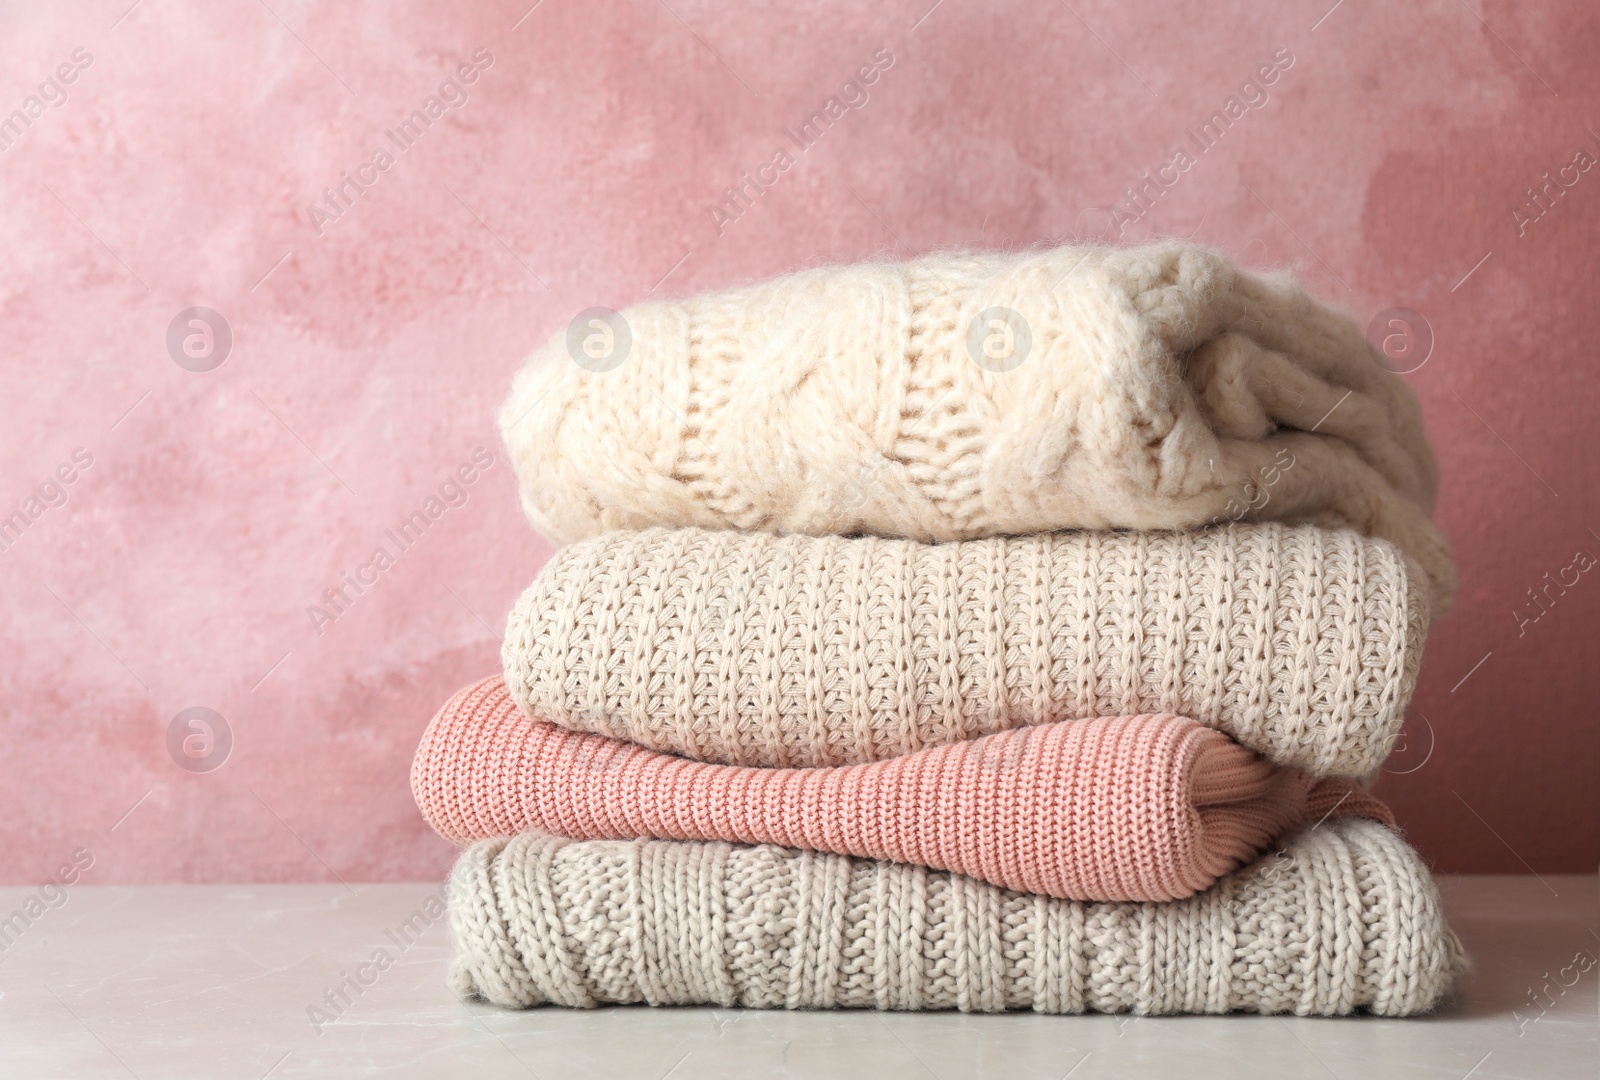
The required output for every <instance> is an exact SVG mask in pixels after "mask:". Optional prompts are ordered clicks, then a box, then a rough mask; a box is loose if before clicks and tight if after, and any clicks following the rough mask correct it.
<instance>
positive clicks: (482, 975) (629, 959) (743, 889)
mask: <svg viewBox="0 0 1600 1080" xmlns="http://www.w3.org/2000/svg"><path fill="white" fill-rule="evenodd" d="M449 908H450V924H451V929H452V932H453V935H454V938H455V943H456V955H455V960H454V964H453V968H452V972H451V982H452V984H453V986H454V989H455V990H456V992H457V993H459V994H463V995H467V994H470V995H475V996H478V997H482V998H486V999H487V1000H489V1001H491V1002H493V1003H495V1004H497V1005H504V1006H513V1007H516V1006H521V1007H526V1006H529V1005H543V1004H547V1003H548V1004H556V1005H568V1006H578V1007H593V1006H596V1005H602V1004H609V1003H628V1002H648V1003H650V1004H652V1005H693V1004H711V1005H721V1006H725V1007H728V1006H743V1007H748V1008H790V1009H804V1008H850V1007H855V1008H878V1009H952V1008H953V1009H962V1010H966V1011H972V1012H996V1011H999V1010H1002V1009H1033V1010H1034V1011H1036V1012H1042V1013H1077V1012H1136V1013H1145V1014H1158V1013H1222V1012H1229V1011H1233V1010H1247V1011H1250V1012H1261V1013H1291V1012H1292V1013H1298V1014H1300V1015H1343V1014H1346V1013H1350V1012H1353V1011H1355V1010H1358V1009H1366V1010H1370V1011H1371V1012H1373V1013H1377V1014H1379V1015H1382V1016H1406V1015H1411V1014H1415V1013H1421V1012H1427V1011H1428V1010H1430V1009H1432V1008H1433V1007H1434V1006H1435V1005H1436V1004H1437V1003H1438V1002H1439V1001H1440V999H1441V998H1442V997H1443V996H1444V995H1445V994H1446V993H1447V992H1448V991H1449V989H1450V986H1451V983H1452V981H1453V979H1454V977H1455V976H1456V974H1457V973H1458V972H1459V971H1460V970H1461V968H1462V967H1463V966H1464V963H1465V961H1464V958H1463V956H1462V953H1461V950H1460V946H1459V944H1458V943H1457V941H1456V939H1455V936H1454V935H1453V934H1452V933H1451V932H1450V930H1449V929H1448V928H1447V927H1446V926H1445V923H1444V919H1443V917H1442V915H1441V913H1440V910H1439V898H1438V894H1437V892H1436V891H1435V889H1434V886H1433V882H1432V880H1431V879H1430V878H1429V877H1428V872H1427V870H1426V868H1424V867H1423V865H1422V862H1421V860H1420V859H1419V858H1418V857H1417V855H1416V853H1415V852H1413V851H1412V850H1411V849H1410V848H1409V847H1407V846H1406V844H1405V843H1404V842H1403V841H1401V840H1400V839H1399V838H1398V837H1396V836H1395V835H1394V834H1393V833H1392V832H1390V831H1389V830H1388V829H1386V828H1385V827H1383V826H1382V825H1378V824H1375V823H1373V822H1369V821H1359V820H1354V819H1346V820H1341V821H1335V822H1329V823H1328V824H1326V825H1322V826H1319V827H1317V828H1313V829H1310V830H1307V831H1305V832H1303V833H1301V834H1300V835H1299V836H1297V837H1296V838H1295V839H1293V840H1292V841H1290V843H1289V844H1288V846H1287V848H1286V849H1285V850H1284V851H1283V852H1282V853H1280V854H1278V855H1270V856H1267V857H1265V858H1263V859H1261V860H1259V861H1258V862H1256V863H1254V864H1252V865H1251V866H1249V867H1246V868H1244V869H1242V870H1238V871H1236V872H1235V873H1233V874H1231V875H1229V876H1228V877H1225V878H1223V879H1222V880H1221V881H1220V882H1218V883H1217V885H1215V886H1214V887H1212V888H1211V889H1209V890H1207V891H1206V892H1204V893H1200V894H1199V895H1197V896H1193V897H1191V898H1189V899H1187V900H1179V901H1174V902H1171V903H1163V904H1133V903H1084V902H1081V901H1070V900H1051V899H1048V898H1046V897H1043V896H1030V895H1025V894H1022V893H1015V892H1008V891H1006V890H1004V889H1000V888H997V887H995V886H993V885H983V884H980V883H978V882H975V881H973V880H972V879H970V878H964V877H960V876H957V875H953V874H948V873H939V872H935V871H931V870H926V869H923V868H920V867H915V866H908V865H904V864H899V863H886V862H874V861H870V860H857V859H851V858H847V857H845V856H841V855H819V854H816V853H812V852H795V851H789V850H786V849H783V848H777V847H744V846H735V845H729V844H714V843H682V842H672V841H660V840H653V841H614V840H612V841H606V840H600V841H589V842H577V841H570V840H563V839H559V838H556V837H552V836H547V835H544V834H540V833H524V834H522V835H521V836H518V837H516V838H514V839H509V840H506V839H496V840H486V841H483V842H481V843H478V844H475V845H473V846H472V847H470V848H468V849H467V850H466V851H465V852H463V853H462V855H461V858H460V860H459V861H458V862H457V864H456V868H455V871H454V873H453V874H452V877H451V882H450V901H449Z"/></svg>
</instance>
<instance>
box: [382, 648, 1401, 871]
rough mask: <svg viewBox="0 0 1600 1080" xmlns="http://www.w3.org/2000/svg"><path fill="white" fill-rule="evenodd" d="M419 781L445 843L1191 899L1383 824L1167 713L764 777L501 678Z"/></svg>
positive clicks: (437, 739) (1363, 797)
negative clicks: (572, 725)
mask: <svg viewBox="0 0 1600 1080" xmlns="http://www.w3.org/2000/svg"><path fill="white" fill-rule="evenodd" d="M412 789H413V792H414V794H415V796H416V799H417V805H418V806H419V807H420V808H421V809H422V811H423V814H424V816H425V817H426V818H427V819H428V821H429V823H430V824H431V825H433V827H434V828H435V829H436V830H438V832H439V833H440V834H441V835H442V836H444V837H445V838H446V839H449V840H452V841H454V842H456V843H468V842H471V841H475V840H482V839H487V838H489V837H492V836H497V835H514V834H516V833H520V832H525V831H529V830H534V831H542V832H550V833H555V834H558V835H562V836H567V837H571V838H573V839H580V840H587V839H634V838H644V837H652V838H656V839H669V840H721V841H729V842H738V843H774V844H780V845H783V846H787V847H796V848H805V849H808V850H814V851H827V852H834V853H838V854H842V855H851V856H857V857H862V858H872V859H885V860H891V861H895V862H901V863H912V864H917V865H922V866H926V867H930V868H932V869H935V870H951V871H955V872H957V873H962V874H967V875H970V876H972V877H975V878H978V879H980V880H983V881H987V882H991V883H993V884H996V885H1000V886H1003V887H1006V888H1013V889H1018V890H1022V891H1025V892H1030V893H1039V894H1043V895H1049V896H1056V897H1062V898H1070V899H1085V900H1137V901H1147V900H1158V901H1159V900H1172V899H1178V898H1181V897H1185V896H1190V895H1193V894H1194V893H1196V892H1199V891H1201V890H1202V889H1205V888H1207V887H1208V886H1210V885H1211V884H1212V883H1213V882H1215V881H1216V880H1217V878H1219V877H1221V876H1222V875H1223V874H1226V873H1228V872H1229V871H1231V870H1233V869H1235V868H1236V867H1238V866H1241V865H1243V864H1244V863H1246V862H1248V861H1250V860H1251V859H1253V858H1255V856H1256V855H1257V854H1259V853H1260V852H1261V851H1263V850H1265V849H1266V848H1267V847H1268V845H1270V844H1271V843H1272V842H1273V841H1274V840H1276V839H1277V838H1278V837H1279V836H1280V835H1282V834H1283V833H1284V832H1285V831H1286V830H1288V829H1289V828H1291V827H1292V826H1294V825H1296V824H1300V823H1303V822H1305V821H1310V820H1316V818H1317V817H1318V815H1319V814H1320V815H1321V816H1322V817H1328V816H1330V815H1351V814H1356V815H1364V816H1369V817H1375V818H1378V819H1379V820H1382V821H1385V822H1388V823H1390V824H1392V822H1393V819H1392V818H1390V817H1389V814H1388V811H1387V809H1386V808H1385V807H1383V805H1382V804H1381V803H1379V802H1378V801H1377V800H1375V799H1374V798H1372V796H1370V795H1368V794H1367V793H1365V792H1364V791H1362V790H1361V789H1359V788H1357V787H1356V786H1354V785H1353V784H1351V783H1350V782H1349V781H1346V780H1340V779H1335V778H1328V779H1324V780H1320V781H1315V780H1312V779H1311V778H1310V777H1308V776H1307V775H1306V774H1305V773H1303V772H1301V771H1300V770H1295V769H1284V768H1280V767H1277V766H1274V765H1272V764H1271V763H1270V762H1267V761H1266V760H1264V759H1263V758H1261V757H1260V756H1259V755H1257V754H1255V753H1253V752H1251V751H1249V750H1246V749H1245V748H1243V747H1241V746H1239V745H1238V744H1237V743H1235V742H1233V741H1232V740H1231V739H1229V738H1228V737H1227V736H1225V735H1222V734H1221V733H1219V732H1217V731H1214V730H1212V729H1210V728H1207V727H1204V726H1202V725H1200V724H1197V723H1195V722H1194V721H1193V720H1189V719H1187V718H1184V717H1178V716H1135V717H1096V718H1091V719H1087V720H1076V721H1062V722H1058V723H1052V724H1041V725H1037V726H1033V727H1025V728H1018V729H1015V730H1011V731H1005V732H1000V733H997V734H994V735H987V736H983V737H981V738H978V739H972V740H968V741H964V742H959V743H953V744H949V745H945V746H938V747H932V748H929V749H926V750H920V751H917V752H915V753H912V754H908V755H905V756H902V757H897V758H892V759H889V760H887V761H879V762H872V763H869V764H864V765H853V766H834V767H826V768H808V769H766V768H756V767H748V766H735V765H711V764H706V763H702V762H692V761H687V760H685V759H683V758H677V757H672V756H670V755H667V754H662V753H659V752H657V751H653V750H648V749H645V748H643V747H639V746H636V745H634V744H632V743H629V742H626V741H624V740H621V739H613V738H607V737H605V736H601V735H586V734H579V733H576V732H572V731H568V730H566V729H564V728H561V727H557V726H556V725H554V724H550V723H546V722H544V721H540V720H536V719H531V718H529V717H526V716H524V715H523V714H522V712H521V711H520V710H519V709H518V707H517V705H516V703H515V702H514V701H512V699H511V697H510V694H509V693H508V692H507V690H506V687H505V683H504V681H503V680H502V679H501V678H499V677H498V676H495V677H491V678H488V679H484V680H482V681H481V682H479V683H476V684H474V685H473V686H470V687H467V688H466V689H464V690H462V691H461V692H459V693H458V694H456V695H455V696H454V697H453V698H451V700H450V701H449V702H447V703H446V704H445V705H444V707H443V708H442V709H440V711H439V714H438V716H437V717H435V719H434V721H433V723H432V724H430V725H429V727H428V730H427V732H426V733H425V734H424V735H423V738H422V743H421V745H420V747H419V748H418V750H417V757H416V761H415V763H414V765H413V768H412Z"/></svg>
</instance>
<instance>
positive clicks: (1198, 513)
mask: <svg viewBox="0 0 1600 1080" xmlns="http://www.w3.org/2000/svg"><path fill="white" fill-rule="evenodd" d="M610 321H611V322H612V327H611V330H610V333H611V335H612V338H611V340H612V341H613V343H614V346H615V348H614V350H613V352H612V355H611V357H610V358H608V359H614V360H615V361H616V363H615V364H614V365H613V364H611V363H609V362H608V363H607V364H606V365H603V366H604V367H605V370H594V365H592V364H590V363H588V362H586V360H585V358H584V355H583V351H582V349H581V348H580V346H587V345H588V344H589V343H590V338H589V337H588V336H587V335H589V334H591V333H594V332H598V331H597V330H595V329H594V324H592V323H591V324H590V326H589V327H583V326H579V325H577V324H574V326H572V327H568V328H564V329H563V330H561V331H558V332H557V333H555V334H554V335H552V337H551V338H550V340H549V341H548V342H547V343H546V344H545V345H544V346H542V347H541V348H540V349H538V350H537V351H536V352H535V353H534V355H533V356H532V357H531V358H530V359H529V361H528V362H527V363H526V364H525V365H524V367H523V368H522V370H521V371H519V372H518V374H517V375H516V377H515V379H514V381H513V386H512V391H511V394H510V396H509V398H508V400H507V401H506V403H505V405H504V407H503V408H502V410H501V412H500V417H499V423H500V429H501V433H502V437H503V438H504V439H505V442H506V446H507V449H508V451H509V454H510V458H511V462H512V465H513V467H514V469H515V470H516V473H517V476H518V480H519V489H520V492H521V497H522V502H523V507H524V509H525V510H526V512H527V514H528V516H529V518H530V520H531V521H532V522H533V524H534V526H535V527H536V528H538V529H539V530H540V531H541V532H543V533H544V534H545V535H547V536H549V537H550V538H551V539H552V540H554V541H556V542H557V543H569V542H572V541H574V540H579V539H584V538H587V537H592V536H595V535H597V534H599V533H601V532H604V531H606V530H610V529H637V528H644V527H648V526H653V525H670V526H684V525H692V526H700V527H704V528H721V529H742V530H765V531H771V532H779V533H807V534H811V535H826V534H838V535H852V534H856V533H866V534H871V535H878V536H890V537H896V536H898V537H910V538H914V539H920V540H929V541H944V540H962V539H972V538H976V537H982V536H991V535H1018V534H1024V533H1033V532H1047V531H1051V530H1056V529H1063V528H1087V529H1108V528H1131V529H1164V528H1187V527H1193V526H1197V525H1202V524H1205V523H1206V522H1213V521H1217V520H1230V519H1232V520H1237V519H1239V518H1243V519H1245V520H1279V521H1291V522H1311V523H1315V524H1320V525H1326V526H1333V527H1338V526H1348V527H1351V528H1355V529H1357V530H1360V531H1362V532H1364V533H1368V534H1370V535H1374V536H1381V537H1384V538H1386V539H1389V540H1392V541H1394V542H1395V543H1396V544H1398V545H1399V546H1400V547H1401V548H1402V549H1404V550H1405V551H1406V552H1407V553H1408V554H1410V555H1411V556H1412V557H1414V558H1415V559H1416V560H1417V561H1418V562H1419V563H1420V564H1421V566H1422V567H1423V569H1424V570H1425V571H1426V573H1427V576H1428V579H1429V581H1430V583H1431V587H1432V592H1433V599H1434V609H1435V611H1437V612H1439V613H1441V614H1442V613H1443V612H1444V610H1445V609H1446V608H1447V607H1448V606H1449V602H1450V597H1451V595H1452V594H1453V592H1454V589H1455V586H1456V575H1455V569H1454V567H1453V566H1452V564H1451V561H1450V554H1449V548H1448V546H1447V544H1446V542H1445V540H1444V538H1443V536H1442V535H1441V534H1440V532H1439V530H1438V529H1437V528H1436V527H1435V526H1434V524H1433V523H1432V522H1431V521H1430V520H1429V515H1430V514H1431V513H1432V512H1433V507H1434V502H1435V498H1436V493H1437V487H1438V468H1437V465H1436V463H1435V460H1434V455H1433V451H1432V449H1431V447H1430V446H1429V443H1428V439H1427V434H1426V431H1425V430H1424V427H1423V424H1422V416H1421V409H1420V406H1419V404H1418V401H1417V398H1416V395H1415V394H1414V393H1413V392H1412V390H1411V388H1410V387H1409V386H1408V385H1407V384H1406V383H1405V381H1404V380H1403V379H1401V378H1400V377H1398V376H1397V375H1395V374H1394V373H1393V372H1391V371H1389V370H1387V369H1386V368H1385V367H1384V365H1383V363H1382V362H1381V360H1380V358H1379V356H1378V354H1377V351H1376V350H1375V349H1374V348H1373V347H1372V345H1371V344H1370V343H1368V342H1367V340H1366V339H1365V338H1364V337H1363V335H1362V332H1361V330H1360V328H1359V327H1358V326H1357V325H1356V324H1355V322H1354V320H1352V319H1351V318H1350V317H1349V316H1348V315H1347V314H1344V313H1342V312H1339V311H1336V310H1334V309H1332V308H1330V307H1327V306H1325V305H1322V304H1319V303H1317V302H1316V301H1314V300H1313V299H1312V298H1311V297H1310V296H1308V295H1307V294H1306V293H1305V292H1304V290H1302V289H1301V288H1300V286H1298V285H1297V284H1296V283H1295V282H1294V281H1293V280H1291V279H1290V278H1288V277H1287V276H1282V275H1257V274H1252V273H1247V272H1244V271H1241V270H1238V269H1236V268H1235V267H1233V266H1232V265H1231V264H1230V263H1229V261H1228V260H1227V259H1226V258H1225V257H1223V256H1222V255H1221V254H1220V253H1218V252H1216V251H1212V250H1209V249H1206V248H1202V247H1197V246H1194V245H1190V244H1184V243H1175V242H1163V243H1160V244H1153V245H1149V246H1145V247H1135V248H1098V247H1073V246H1065V247H1057V248H1052V249H1032V250H1028V251H1021V252H1014V253H1005V252H956V253H946V254H938V255H930V256H927V257H924V258H920V259H916V260H912V261H909V262H905V263H881V262H879V263H860V264H856V265H851V266H834V267H824V268H818V269H811V270H805V271H802V272H799V273H795V274H790V275H787V276H785V277H780V278H777V279H775V280H771V281H766V282H761V283H759V284H755V285H751V286H747V287H744V288H738V289H730V290H726V291H722V292H716V293H710V294H706V295H702V296H698V297H695V298H693V299H689V300H681V301H662V302H655V301H652V302H646V303H641V304H638V305H635V306H633V307H630V308H628V309H627V310H625V311H623V312H621V313H620V314H618V315H614V316H612V317H611V319H610ZM997 327H999V328H1000V329H1002V330H1003V331H1004V336H1005V337H1006V339H1007V340H1008V341H1010V342H1011V348H1012V349H1013V350H1014V351H1012V352H1011V353H1010V354H1009V357H1010V358H1009V359H1008V360H1007V362H1006V364H1004V365H1001V366H1000V369H995V365H994V364H992V363H987V362H986V357H985V353H984V352H980V351H979V347H982V348H983V349H985V350H986V349H987V345H988V343H989V341H990V340H991V339H992V337H993V335H994V334H995V332H996V328H997ZM575 335H583V336H582V337H581V338H580V337H578V336H575ZM1023 336H1025V337H1026V339H1027V344H1026V345H1024V344H1022V343H1021V342H1022V337H1023ZM1012 360H1016V361H1017V363H1016V364H1015V365H1014V366H1013V364H1012Z"/></svg>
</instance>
